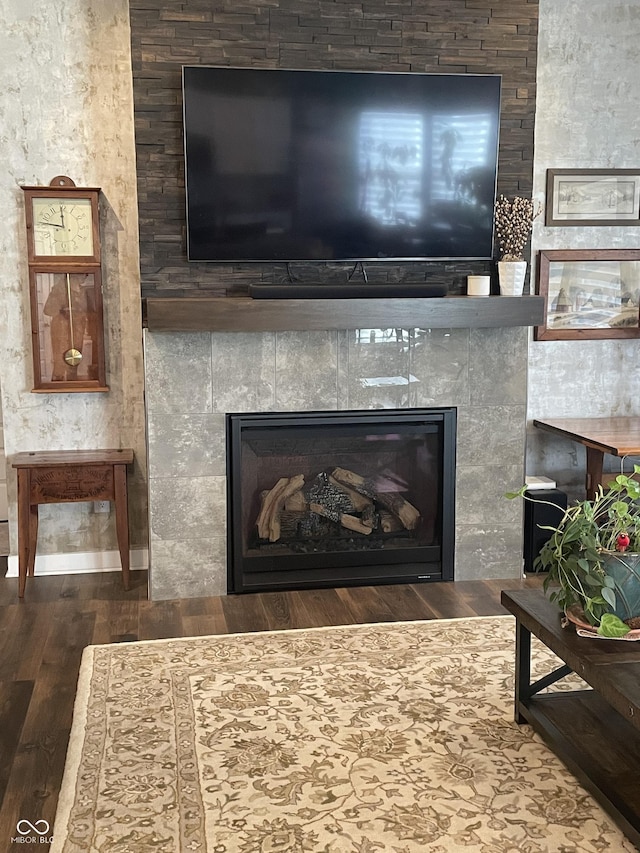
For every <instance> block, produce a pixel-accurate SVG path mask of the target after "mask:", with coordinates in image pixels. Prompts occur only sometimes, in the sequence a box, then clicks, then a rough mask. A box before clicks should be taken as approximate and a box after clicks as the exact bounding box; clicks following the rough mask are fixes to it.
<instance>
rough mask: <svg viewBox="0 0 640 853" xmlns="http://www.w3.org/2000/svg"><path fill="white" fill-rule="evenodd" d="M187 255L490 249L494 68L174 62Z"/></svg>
mask: <svg viewBox="0 0 640 853" xmlns="http://www.w3.org/2000/svg"><path fill="white" fill-rule="evenodd" d="M183 114H184V144H185V179H186V195H187V254H188V258H189V260H191V261H219V262H221V261H267V262H270V261H296V260H298V261H302V260H306V261H337V260H344V261H362V260H376V261H380V260H394V261H395V260H429V259H438V260H442V259H463V258H464V259H487V258H491V256H492V249H493V207H494V201H495V187H496V173H497V153H498V135H499V124H500V77H499V76H498V75H475V74H421V73H384V72H361V71H356V72H352V71H289V70H280V69H272V70H270V69H263V68H260V69H255V68H228V67H224V68H217V67H208V66H186V67H184V68H183Z"/></svg>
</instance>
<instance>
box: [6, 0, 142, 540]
mask: <svg viewBox="0 0 640 853" xmlns="http://www.w3.org/2000/svg"><path fill="white" fill-rule="evenodd" d="M0 20H2V23H3V26H2V30H1V31H0V57H2V60H1V61H2V80H3V86H2V91H1V92H0V128H1V130H0V146H1V149H2V154H3V156H2V163H3V168H2V170H0V206H1V209H2V221H3V227H2V229H1V231H0V330H1V333H0V387H1V389H2V411H3V418H4V440H5V449H6V453H7V456H8V457H10V456H11V454H13V453H16V452H18V451H24V450H42V449H53V450H59V449H73V448H94V447H96V448H102V447H110V446H115V447H118V446H125V447H133V449H134V450H135V452H136V458H137V465H136V470H135V472H134V475H133V478H132V479H133V482H132V486H131V536H132V544H133V545H134V546H135V545H138V546H140V545H146V538H147V533H146V458H145V438H144V403H143V368H142V336H141V318H140V300H139V267H138V244H137V212H136V197H135V185H136V184H135V179H136V176H135V152H134V141H133V111H132V91H131V72H130V46H129V20H128V7H127V2H126V0H110V2H109V3H102V2H99V0H52V2H48V3H36V2H34V0H0ZM60 174H64V175H69V176H70V177H71V178H73V179H74V180H75V182H76V183H77V184H78V185H88V186H101V187H102V188H103V200H102V211H101V213H102V216H101V218H102V223H101V224H102V238H103V257H104V272H103V286H104V305H105V324H106V339H107V357H108V375H107V380H108V383H109V385H110V386H111V391H110V392H109V393H108V394H96V393H93V394H32V393H31V388H32V387H33V383H32V361H31V349H30V322H29V303H28V278H27V264H26V240H25V231H24V211H23V193H22V191H21V189H20V185H21V184H44V185H47V184H48V183H49V181H50V180H51V178H53V177H54V176H55V175H60ZM9 473H10V475H11V476H10V481H9V500H10V524H11V551H12V554H15V553H16V552H17V537H16V526H15V525H16V519H15V497H16V496H15V477H14V476H13V471H11V469H10V471H9ZM114 522H115V517H114V513H113V512H112V513H111V514H110V515H95V514H94V513H93V512H92V510H91V505H90V504H66V505H60V504H56V505H51V506H48V507H46V508H43V509H42V510H41V524H40V535H39V541H38V544H39V552H40V553H64V552H71V551H92V550H95V551H98V550H111V549H115V548H116V540H115V530H114V527H115V523H114Z"/></svg>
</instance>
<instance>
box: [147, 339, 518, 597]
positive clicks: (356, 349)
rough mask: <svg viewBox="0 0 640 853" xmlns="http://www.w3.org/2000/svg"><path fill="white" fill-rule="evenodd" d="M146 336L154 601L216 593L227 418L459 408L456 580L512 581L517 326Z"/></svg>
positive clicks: (222, 552)
mask: <svg viewBox="0 0 640 853" xmlns="http://www.w3.org/2000/svg"><path fill="white" fill-rule="evenodd" d="M144 334H145V342H144V345H145V381H146V416H147V434H148V441H149V447H148V460H149V529H150V543H149V553H150V597H151V598H152V599H155V600H159V599H169V598H188V597H195V596H210V595H224V594H226V592H227V568H226V529H225V528H226V476H225V465H226V459H225V413H226V412H273V411H278V412H290V411H337V410H343V409H352V410H363V409H380V408H402V409H410V408H414V407H425V408H426V407H430V406H456V407H457V410H458V433H457V468H456V538H455V568H454V576H455V580H472V579H479V578H515V577H519V576H520V575H521V573H522V515H521V513H522V507H521V505H520V502H519V501H508V500H506V499H505V498H504V497H503V495H504V493H505V492H506V491H509V490H513V489H515V488H518V487H519V486H520V485H521V484H522V482H523V478H524V456H525V417H526V408H525V404H526V379H527V345H528V329H527V328H526V327H524V326H519V327H509V328H489V329H484V328H480V329H466V328H452V329H442V328H437V329H405V330H396V329H387V330H380V329H375V330H371V329H359V330H338V331H335V330H333V331H304V332H291V331H284V332H217V331H213V332H211V331H207V332H155V331H153V332H152V331H151V330H149V329H147V330H145V333H144ZM364 380H368V381H367V382H365V381H364ZM376 380H377V381H376Z"/></svg>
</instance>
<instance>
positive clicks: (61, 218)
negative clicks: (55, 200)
mask: <svg viewBox="0 0 640 853" xmlns="http://www.w3.org/2000/svg"><path fill="white" fill-rule="evenodd" d="M60 222H62V227H63V228H64V213H63V212H62V205H60Z"/></svg>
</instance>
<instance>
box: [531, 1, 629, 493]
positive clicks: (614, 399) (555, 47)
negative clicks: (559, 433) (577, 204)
mask: <svg viewBox="0 0 640 853" xmlns="http://www.w3.org/2000/svg"><path fill="white" fill-rule="evenodd" d="M639 39H640V3H638V2H633V3H620V2H615V0H580V2H578V0H573V2H563V3H558V2H555V0H540V32H539V45H538V50H539V53H538V99H537V111H536V135H535V172H534V194H535V197H536V198H538V199H540V201H544V195H545V179H546V170H547V169H548V168H577V167H579V168H595V167H602V168H638V166H640V87H639V86H638V40H639ZM533 248H534V249H536V250H537V249H583V248H589V249H593V248H630V249H633V248H640V228H638V227H635V226H634V227H619V226H607V227H593V226H591V227H582V226H581V227H579V228H567V227H560V228H546V227H545V226H544V225H543V224H542V222H537V223H536V226H535V230H534V237H533ZM589 415H592V416H595V417H597V416H605V415H640V341H638V340H624V341H613V340H611V341H606V340H605V341H537V342H536V341H531V344H530V349H529V394H528V417H529V419H532V418H544V417H580V416H589ZM636 461H638V460H636ZM609 462H610V464H611V465H613V464H614V463H613V460H612V459H609ZM630 462H631V460H630V461H629V464H630ZM617 464H618V466H619V462H618V463H617ZM584 467H585V450H584V448H583V447H580V446H577V445H575V444H574V443H573V442H570V441H565V440H562V439H555V438H554V437H553V436H550V435H546V434H541V433H539V432H538V431H537V430H536V429H534V428H533V427H531V426H530V427H529V431H528V440H527V470H528V471H529V473H532V474H533V473H538V474H546V475H547V476H551V477H554V478H555V479H557V480H558V483H559V484H561V486H562V487H563V488H566V489H567V490H568V491H569V492H571V493H580V492H581V491H583V487H584ZM618 470H619V468H618Z"/></svg>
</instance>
